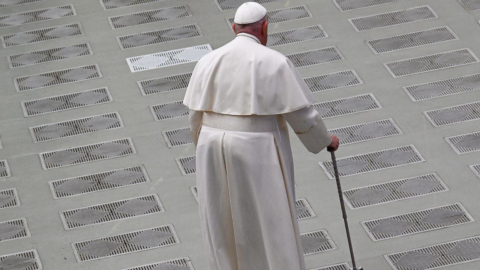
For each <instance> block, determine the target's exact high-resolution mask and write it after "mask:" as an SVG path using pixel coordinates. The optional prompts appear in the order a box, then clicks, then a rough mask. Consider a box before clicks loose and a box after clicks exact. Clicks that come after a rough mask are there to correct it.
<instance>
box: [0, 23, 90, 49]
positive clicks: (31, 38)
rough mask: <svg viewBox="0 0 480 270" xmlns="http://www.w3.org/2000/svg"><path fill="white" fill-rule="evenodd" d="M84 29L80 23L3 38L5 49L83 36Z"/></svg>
mask: <svg viewBox="0 0 480 270" xmlns="http://www.w3.org/2000/svg"><path fill="white" fill-rule="evenodd" d="M83 34H84V32H83V29H82V27H81V25H80V24H79V23H73V24H67V25H60V26H55V27H49V28H42V29H37V30H32V31H26V32H20V33H15V34H9V35H5V36H1V37H0V38H1V39H2V45H3V47H4V48H7V47H13V46H19V45H26V44H33V43H38V42H43V41H47V40H52V39H59V38H66V37H73V36H78V35H83Z"/></svg>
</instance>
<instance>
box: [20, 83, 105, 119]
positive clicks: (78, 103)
mask: <svg viewBox="0 0 480 270" xmlns="http://www.w3.org/2000/svg"><path fill="white" fill-rule="evenodd" d="M112 101H113V99H112V96H111V95H110V92H109V91H108V88H107V87H103V88H98V89H92V90H87V91H82V92H75V93H72V94H66V95H60V96H53V97H49V98H41V99H35V100H30V101H24V102H22V108H23V114H24V115H25V117H29V116H35V115H40V114H47V113H53V112H60V111H66V110H71V109H76V108H83V107H88V106H93V105H98V104H104V103H108V102H112Z"/></svg>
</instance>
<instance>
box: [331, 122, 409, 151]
mask: <svg viewBox="0 0 480 270" xmlns="http://www.w3.org/2000/svg"><path fill="white" fill-rule="evenodd" d="M328 133H330V134H332V135H336V136H337V137H338V138H339V139H340V143H341V144H342V145H346V144H352V143H358V142H364V141H369V140H373V139H379V138H385V137H390V136H395V135H400V134H403V132H402V131H401V130H400V128H399V127H398V126H397V124H396V123H395V122H394V121H393V119H391V118H389V119H383V120H379V121H375V122H370V123H363V124H358V125H353V126H348V127H342V128H336V129H331V130H329V131H328Z"/></svg>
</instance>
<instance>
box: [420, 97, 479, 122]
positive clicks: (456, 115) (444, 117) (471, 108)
mask: <svg viewBox="0 0 480 270" xmlns="http://www.w3.org/2000/svg"><path fill="white" fill-rule="evenodd" d="M423 113H424V114H425V116H426V117H427V119H428V120H429V121H430V122H431V123H432V125H433V126H434V127H441V126H447V125H452V124H457V123H462V122H467V121H473V120H477V119H479V118H480V102H478V101H477V102H472V103H465V104H461V105H457V106H452V107H446V108H442V109H437V110H431V111H426V112H423Z"/></svg>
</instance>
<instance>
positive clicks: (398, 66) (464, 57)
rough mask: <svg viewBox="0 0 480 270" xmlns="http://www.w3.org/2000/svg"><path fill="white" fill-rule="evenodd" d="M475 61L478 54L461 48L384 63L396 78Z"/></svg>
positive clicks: (476, 61)
mask: <svg viewBox="0 0 480 270" xmlns="http://www.w3.org/2000/svg"><path fill="white" fill-rule="evenodd" d="M474 63H478V58H477V56H476V55H475V54H473V52H472V51H471V50H470V49H460V50H455V51H449V52H444V53H438V54H432V55H427V56H423V57H417V58H411V59H405V60H400V61H395V62H390V63H384V64H383V65H384V66H385V68H386V69H387V70H388V72H390V74H391V75H392V76H393V77H394V78H397V77H403V76H407V75H414V74H420V73H425V72H429V71H436V70H441V69H446V68H452V67H459V66H464V65H469V64H474Z"/></svg>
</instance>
